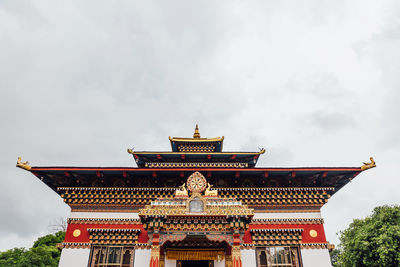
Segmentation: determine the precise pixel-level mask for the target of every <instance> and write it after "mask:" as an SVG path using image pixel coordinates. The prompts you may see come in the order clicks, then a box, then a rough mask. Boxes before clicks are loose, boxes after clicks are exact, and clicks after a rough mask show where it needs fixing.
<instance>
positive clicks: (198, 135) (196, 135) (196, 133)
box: [193, 124, 200, 138]
mask: <svg viewBox="0 0 400 267" xmlns="http://www.w3.org/2000/svg"><path fill="white" fill-rule="evenodd" d="M193 138H200V132H199V126H198V125H197V124H196V128H195V129H194V134H193Z"/></svg>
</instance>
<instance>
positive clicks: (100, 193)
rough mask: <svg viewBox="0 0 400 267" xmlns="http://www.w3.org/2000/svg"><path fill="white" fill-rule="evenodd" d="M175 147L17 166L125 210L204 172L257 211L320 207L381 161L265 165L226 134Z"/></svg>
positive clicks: (87, 201)
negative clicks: (123, 162)
mask: <svg viewBox="0 0 400 267" xmlns="http://www.w3.org/2000/svg"><path fill="white" fill-rule="evenodd" d="M169 140H170V142H171V147H172V151H171V152H149V151H133V150H131V149H128V152H129V153H130V154H132V155H133V157H134V158H135V161H136V163H137V165H138V167H31V166H30V165H29V163H28V162H22V160H21V159H20V158H19V159H18V162H17V166H18V167H21V168H23V169H25V170H27V171H30V172H32V173H33V174H34V175H35V176H37V177H38V178H40V179H41V180H42V181H43V182H44V183H45V184H47V185H48V186H49V187H51V188H52V189H53V190H54V191H56V192H57V193H59V194H60V195H61V196H62V197H63V198H64V199H65V201H66V203H68V204H69V205H70V206H71V207H72V206H74V207H82V206H86V207H89V206H97V207H101V206H102V205H114V206H117V207H120V208H121V209H123V208H124V207H127V206H134V207H137V208H140V207H144V206H145V205H148V204H149V202H150V201H152V200H155V199H157V198H159V197H171V196H172V194H173V192H174V190H175V189H176V188H177V187H178V186H180V185H182V184H183V183H185V182H186V179H187V177H189V176H190V175H191V174H192V173H194V172H196V171H198V172H200V173H201V174H202V175H204V176H205V177H206V178H207V181H208V182H209V183H210V184H212V185H214V187H215V188H218V190H219V192H220V194H221V196H223V197H228V198H231V197H234V198H237V199H238V200H241V201H243V203H244V204H246V205H249V206H251V207H253V208H255V209H256V210H257V209H258V208H260V207H262V208H263V209H273V208H274V207H277V206H280V207H284V206H290V207H304V206H308V207H316V208H320V207H321V206H322V205H323V204H324V203H326V201H327V200H328V198H329V197H330V196H331V195H333V194H334V193H335V192H337V191H338V190H339V189H340V188H341V187H343V186H344V185H345V184H347V183H348V182H349V181H351V180H352V179H353V178H354V177H355V176H357V175H358V174H359V173H361V172H362V171H364V170H366V169H369V168H372V167H375V162H374V161H373V159H372V158H371V162H369V163H364V165H363V166H361V167H316V168H314V167H305V168H304V167H300V168H265V167H262V168H259V167H256V163H257V160H258V158H259V156H260V155H261V154H263V153H264V152H265V150H264V149H262V150H261V151H258V152H223V151H222V147H223V140H224V137H216V138H201V136H200V132H199V129H198V126H197V125H196V129H195V132H194V135H193V138H181V137H173V138H171V137H170V138H169Z"/></svg>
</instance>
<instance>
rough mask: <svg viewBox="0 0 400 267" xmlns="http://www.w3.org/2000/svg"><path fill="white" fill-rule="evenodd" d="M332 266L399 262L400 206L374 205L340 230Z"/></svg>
mask: <svg viewBox="0 0 400 267" xmlns="http://www.w3.org/2000/svg"><path fill="white" fill-rule="evenodd" d="M331 256H332V261H333V263H334V266H340V267H347V266H385V267H387V266H396V267H397V266H400V206H397V205H395V206H387V205H386V206H380V207H376V208H375V209H374V211H373V213H372V215H371V216H368V217H366V218H365V219H355V220H353V222H352V223H351V224H350V226H349V228H347V229H346V230H344V231H343V232H340V244H339V246H338V250H337V251H335V250H334V251H332V253H331Z"/></svg>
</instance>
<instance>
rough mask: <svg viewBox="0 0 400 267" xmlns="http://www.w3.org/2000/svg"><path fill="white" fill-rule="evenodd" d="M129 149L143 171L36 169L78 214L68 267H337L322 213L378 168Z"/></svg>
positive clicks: (181, 145) (184, 148) (217, 150)
mask: <svg viewBox="0 0 400 267" xmlns="http://www.w3.org/2000/svg"><path fill="white" fill-rule="evenodd" d="M169 140H170V143H171V148H172V151H170V152H149V151H135V150H133V149H128V153H129V154H131V155H132V156H133V159H134V160H135V162H136V164H137V167H39V166H37V167H31V166H30V165H29V164H28V162H22V161H21V158H19V159H18V162H17V167H20V168H23V169H25V170H27V171H30V172H31V173H32V174H33V175H35V176H36V177H37V178H39V179H40V180H41V181H43V183H45V184H46V185H47V186H49V187H50V188H52V189H53V190H54V191H55V192H57V193H58V194H59V195H60V197H62V198H63V200H64V201H65V203H66V204H67V205H69V206H70V208H71V214H70V217H69V219H68V228H67V232H66V236H65V240H64V242H63V243H62V244H60V248H62V252H61V259H60V263H59V266H62V267H71V266H73V267H106V266H107V267H108V266H119V267H128V266H135V267H146V266H149V267H159V266H160V267H161V266H162V267H188V266H190V267H242V266H243V267H252V266H257V267H267V266H268V267H269V266H280V267H282V266H285V267H300V266H304V267H314V266H315V267H321V266H322V267H324V266H331V262H330V257H329V251H328V250H329V248H330V247H331V246H332V245H330V244H329V242H328V241H327V240H326V237H325V233H324V220H323V218H322V217H321V213H320V209H321V207H322V206H323V205H324V204H325V203H327V201H328V199H329V198H330V197H331V196H332V195H333V194H335V193H336V192H337V191H338V190H339V189H340V188H342V187H343V186H344V185H346V184H347V183H348V182H349V181H351V180H352V179H353V178H354V177H356V176H357V175H358V174H360V173H361V172H362V171H364V170H366V169H369V168H372V167H375V162H374V160H373V158H370V160H371V162H369V163H364V165H362V166H361V167H329V168H326V167H315V168H314V167H302V168H277V167H274V168H272V167H256V164H257V160H258V158H259V157H260V156H261V155H262V154H264V152H265V150H264V149H261V150H260V151H257V152H224V151H223V150H222V147H223V141H224V137H217V138H202V137H200V133H199V130H198V127H197V125H196V129H195V133H194V135H193V138H177V137H173V138H171V137H170V138H169Z"/></svg>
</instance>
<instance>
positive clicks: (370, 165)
mask: <svg viewBox="0 0 400 267" xmlns="http://www.w3.org/2000/svg"><path fill="white" fill-rule="evenodd" d="M369 160H370V161H371V162H363V163H364V165H362V166H361V170H362V171H365V170H368V169H371V168H374V167H376V164H375V160H374V158H373V157H370V158H369Z"/></svg>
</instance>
